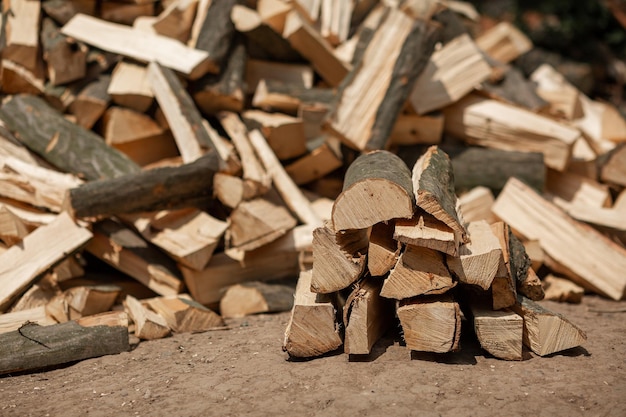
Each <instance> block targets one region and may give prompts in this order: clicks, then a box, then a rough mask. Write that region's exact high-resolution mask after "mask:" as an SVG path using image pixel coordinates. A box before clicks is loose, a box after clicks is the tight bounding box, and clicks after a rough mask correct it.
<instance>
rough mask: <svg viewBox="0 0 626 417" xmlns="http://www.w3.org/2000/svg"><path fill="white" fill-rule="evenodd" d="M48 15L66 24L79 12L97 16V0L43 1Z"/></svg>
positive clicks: (43, 6) (42, 6) (42, 5)
mask: <svg viewBox="0 0 626 417" xmlns="http://www.w3.org/2000/svg"><path fill="white" fill-rule="evenodd" d="M41 8H42V9H43V11H44V12H46V15H48V16H50V17H51V18H53V19H54V20H55V21H56V22H57V23H59V24H61V25H64V24H66V23H67V22H69V20H70V19H71V18H72V17H73V16H74V15H75V14H77V13H84V14H88V15H92V16H95V14H96V0H48V1H43V2H41Z"/></svg>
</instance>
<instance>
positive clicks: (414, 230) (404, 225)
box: [393, 210, 461, 256]
mask: <svg viewBox="0 0 626 417" xmlns="http://www.w3.org/2000/svg"><path fill="white" fill-rule="evenodd" d="M393 238H394V239H396V240H397V241H399V242H402V243H405V244H407V245H413V246H422V247H424V248H430V249H434V250H437V251H439V252H443V253H447V254H448V255H452V256H457V255H458V253H459V246H460V244H461V241H460V236H459V235H458V234H457V233H455V232H454V230H452V228H450V227H448V226H447V225H446V224H445V223H443V222H442V221H440V220H437V219H436V218H435V217H434V216H433V215H431V214H428V213H426V212H424V211H423V210H417V211H416V213H415V216H414V217H413V218H412V219H408V220H406V219H398V220H396V225H395V230H394V232H393Z"/></svg>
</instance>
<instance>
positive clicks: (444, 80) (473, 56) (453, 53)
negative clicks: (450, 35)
mask: <svg viewBox="0 0 626 417" xmlns="http://www.w3.org/2000/svg"><path fill="white" fill-rule="evenodd" d="M490 74H491V67H490V66H489V64H488V63H487V61H486V60H485V58H484V57H483V55H482V54H481V52H480V51H479V50H478V47H477V46H476V44H475V43H474V41H473V40H472V39H471V38H470V36H469V35H467V34H464V35H461V36H459V37H458V38H456V39H454V40H452V41H451V42H448V43H447V44H446V45H445V46H444V47H443V48H441V49H440V50H438V51H435V52H433V54H432V56H431V57H430V60H429V61H428V64H427V65H426V68H424V70H423V71H422V73H421V74H420V76H419V77H418V79H417V81H416V82H415V86H414V87H413V91H412V92H411V96H410V98H409V101H410V103H411V105H412V106H413V109H415V111H416V112H417V113H418V114H426V113H429V112H431V111H433V110H437V109H440V108H442V107H444V106H446V105H448V104H451V103H454V102H455V101H457V100H459V99H460V98H461V97H463V96H464V95H466V94H467V93H469V92H470V91H471V90H472V89H473V88H474V87H475V86H476V85H478V84H480V83H481V82H483V81H484V80H485V79H487V77H489V75H490Z"/></svg>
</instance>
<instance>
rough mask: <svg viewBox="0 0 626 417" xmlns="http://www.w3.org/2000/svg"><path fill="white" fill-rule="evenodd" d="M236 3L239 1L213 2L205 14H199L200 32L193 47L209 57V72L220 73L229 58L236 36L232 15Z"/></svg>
mask: <svg viewBox="0 0 626 417" xmlns="http://www.w3.org/2000/svg"><path fill="white" fill-rule="evenodd" d="M236 3H237V0H223V1H211V2H209V4H208V6H207V7H208V8H207V9H206V12H205V13H198V17H197V18H196V20H198V23H197V25H198V31H197V35H196V36H195V38H194V41H193V45H191V46H192V48H195V49H197V50H199V51H203V52H206V54H207V55H208V57H209V60H208V63H209V67H208V72H211V73H214V74H217V73H219V72H220V68H221V67H222V65H223V63H224V60H225V59H226V58H227V57H228V51H229V49H230V45H231V43H232V40H233V37H234V36H235V26H234V24H233V22H232V21H231V19H230V15H231V11H232V9H233V7H234V6H235V5H236ZM200 22H201V23H200ZM194 24H196V23H194Z"/></svg>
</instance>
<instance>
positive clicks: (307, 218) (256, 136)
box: [250, 130, 322, 226]
mask: <svg viewBox="0 0 626 417" xmlns="http://www.w3.org/2000/svg"><path fill="white" fill-rule="evenodd" d="M250 144H251V145H252V147H253V148H254V151H255V152H256V154H257V156H258V157H259V160H260V161H261V162H262V163H263V165H264V166H265V170H266V171H267V173H268V175H269V176H270V177H271V178H272V182H273V184H274V187H275V188H276V190H277V191H278V193H279V194H280V196H281V197H282V199H283V201H284V202H285V204H286V205H287V207H289V209H290V210H291V212H292V213H293V214H295V215H296V217H298V219H300V221H302V223H305V224H309V225H311V226H319V225H321V223H322V221H321V220H320V218H319V217H318V216H317V214H316V213H315V211H314V210H313V209H312V208H311V204H310V202H309V201H308V200H307V198H306V197H305V196H304V195H303V194H302V191H301V190H300V188H298V186H297V185H296V184H295V183H294V182H293V180H292V179H291V177H289V174H287V172H286V171H285V168H283V166H282V164H281V163H280V161H279V160H278V158H277V157H276V155H275V154H274V152H273V151H272V149H271V148H270V146H269V144H268V143H267V140H266V139H265V138H264V137H263V135H262V134H261V132H259V131H258V130H253V131H251V132H250Z"/></svg>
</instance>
